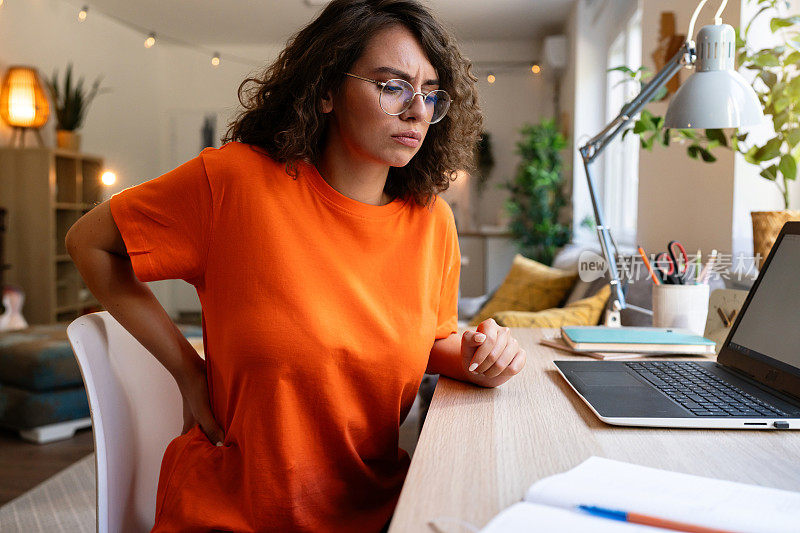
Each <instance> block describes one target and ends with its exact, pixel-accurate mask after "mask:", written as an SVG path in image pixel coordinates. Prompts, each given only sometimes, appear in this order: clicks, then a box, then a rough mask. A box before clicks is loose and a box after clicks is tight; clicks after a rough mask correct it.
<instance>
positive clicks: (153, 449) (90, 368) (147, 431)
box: [67, 311, 183, 533]
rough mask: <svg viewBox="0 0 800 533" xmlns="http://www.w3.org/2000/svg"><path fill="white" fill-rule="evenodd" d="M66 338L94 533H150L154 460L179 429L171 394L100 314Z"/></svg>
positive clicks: (145, 357) (162, 374) (162, 377)
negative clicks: (91, 464)
mask: <svg viewBox="0 0 800 533" xmlns="http://www.w3.org/2000/svg"><path fill="white" fill-rule="evenodd" d="M67 336H68V337H69V341H70V344H72V349H73V351H74V352H75V356H76V357H77V359H78V364H79V366H80V369H81V374H82V375H83V381H84V384H85V387H86V392H87V396H88V398H89V407H90V409H91V415H92V425H93V431H94V444H95V455H96V465H97V530H98V531H99V532H101V533H105V532H115V533H116V532H122V533H127V532H135V533H138V532H147V531H150V530H151V529H152V527H153V523H154V520H155V508H156V488H157V486H158V476H159V471H160V469H161V459H162V457H163V455H164V451H165V450H166V448H167V445H168V444H169V442H170V441H171V440H172V439H173V438H175V437H177V436H178V435H180V432H181V428H182V427H183V402H182V398H181V394H180V391H179V390H178V386H177V384H176V383H175V380H174V379H173V377H172V375H170V373H169V372H168V371H167V370H166V369H165V368H164V366H163V365H162V364H161V363H160V362H159V361H158V360H157V359H156V358H155V357H154V356H153V355H152V354H151V353H150V352H148V351H147V350H146V349H145V348H144V346H142V345H141V343H139V341H137V340H136V339H135V338H134V337H133V336H132V335H131V334H130V333H128V331H127V330H125V328H123V327H122V326H121V325H120V324H119V322H117V321H116V320H115V319H114V317H112V316H111V315H110V314H109V313H108V312H107V311H103V312H99V313H91V314H88V315H83V316H81V317H79V318H77V319H75V320H74V321H73V322H72V323H71V324H70V325H69V326H68V327H67Z"/></svg>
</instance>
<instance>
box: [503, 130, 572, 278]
mask: <svg viewBox="0 0 800 533" xmlns="http://www.w3.org/2000/svg"><path fill="white" fill-rule="evenodd" d="M520 131H521V133H522V140H521V141H520V142H518V143H517V153H518V154H520V155H521V156H522V160H521V161H520V163H519V166H518V167H517V175H516V176H515V178H514V179H513V180H512V181H509V182H506V183H505V184H502V185H500V188H506V189H508V190H509V191H510V192H511V197H510V198H509V199H508V200H507V201H506V203H505V208H506V211H507V212H508V213H509V214H510V216H511V221H510V223H509V226H508V228H509V231H510V232H511V233H512V235H513V236H514V239H515V240H516V241H517V248H518V249H519V252H520V253H521V254H522V255H524V256H525V257H529V258H531V259H534V260H536V261H539V262H540V263H543V264H545V265H550V264H552V262H553V259H554V258H555V254H556V252H557V251H558V249H559V248H561V247H562V246H564V245H565V244H566V243H567V242H569V239H570V235H571V229H570V227H569V226H567V225H564V224H561V223H560V222H559V213H560V211H561V208H562V207H564V206H565V205H566V197H565V194H564V191H563V176H562V158H561V151H562V150H563V149H564V147H565V146H566V144H567V143H566V140H565V139H564V136H563V135H561V133H560V132H559V131H558V127H557V126H556V123H555V121H554V120H546V121H544V122H542V123H541V124H538V125H535V126H532V125H529V124H526V125H525V126H523V127H522V129H521V130H520Z"/></svg>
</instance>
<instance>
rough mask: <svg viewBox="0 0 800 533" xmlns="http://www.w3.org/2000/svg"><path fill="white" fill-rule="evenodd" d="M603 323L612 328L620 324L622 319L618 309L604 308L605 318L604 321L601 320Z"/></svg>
mask: <svg viewBox="0 0 800 533" xmlns="http://www.w3.org/2000/svg"><path fill="white" fill-rule="evenodd" d="M603 325H605V326H608V327H612V328H618V327H620V326H622V321H621V318H620V314H619V311H615V310H613V309H608V310H606V318H605V321H604V322H603Z"/></svg>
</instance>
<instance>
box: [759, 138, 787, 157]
mask: <svg viewBox="0 0 800 533" xmlns="http://www.w3.org/2000/svg"><path fill="white" fill-rule="evenodd" d="M782 143H783V139H781V138H780V137H773V138H772V139H770V140H769V141H767V144H765V145H764V146H762V147H761V148H759V149H758V150H757V151H756V153H755V155H753V159H755V160H756V161H769V160H770V159H775V158H776V157H778V156H779V155H781V144H782Z"/></svg>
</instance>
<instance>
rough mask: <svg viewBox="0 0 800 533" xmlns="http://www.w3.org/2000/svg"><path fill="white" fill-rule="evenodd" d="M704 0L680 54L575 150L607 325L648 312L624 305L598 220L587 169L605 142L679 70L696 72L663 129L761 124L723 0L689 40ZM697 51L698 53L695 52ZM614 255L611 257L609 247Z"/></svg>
mask: <svg viewBox="0 0 800 533" xmlns="http://www.w3.org/2000/svg"><path fill="white" fill-rule="evenodd" d="M706 1H707V0H701V2H700V3H699V4H698V6H697V8H696V9H695V11H694V14H693V15H692V18H691V22H690V23H689V32H688V33H687V40H686V42H685V43H684V44H683V46H682V47H681V49H680V50H678V52H677V53H676V54H675V55H674V56H673V57H672V58H671V59H670V60H669V61H668V62H667V64H666V65H665V66H664V68H662V69H661V70H660V71H659V72H658V73H657V74H656V75H655V76H654V77H653V79H652V80H650V82H648V83H647V84H646V85H645V86H644V87H643V88H642V90H641V91H640V92H639V95H638V96H636V98H634V99H633V100H632V101H631V102H629V103H628V104H626V105H625V106H623V108H622V110H621V111H620V113H619V115H617V117H616V118H615V119H614V120H612V121H611V122H610V123H609V124H608V125H607V126H606V127H605V128H604V129H603V130H602V131H601V132H600V133H598V134H597V135H596V136H595V137H593V138H592V139H590V140H589V141H588V142H587V143H586V144H585V145H583V146H581V147H580V148H579V150H578V151H579V152H580V154H581V157H582V159H583V167H584V169H585V171H586V181H587V182H588V184H589V195H590V196H591V198H592V208H593V210H594V218H595V222H596V225H597V237H598V239H599V241H600V248H601V250H602V253H603V259H605V261H606V264H607V265H608V269H609V275H610V277H611V280H610V282H609V283H610V285H611V289H612V294H611V297H612V298H613V299H612V305H611V309H609V310H608V311H607V313H606V318H605V324H606V325H607V326H619V325H620V318H619V312H620V311H621V310H622V309H625V308H631V309H634V310H637V311H642V312H646V313H649V311H648V310H647V309H642V308H640V307H637V306H634V305H631V304H628V303H627V302H626V301H625V291H624V290H623V289H622V286H621V284H620V280H619V276H618V274H617V265H616V261H615V257H616V256H618V255H619V252H618V249H617V243H616V241H615V240H614V237H613V236H612V235H611V230H610V229H609V227H608V226H606V225H605V223H604V221H603V211H602V209H601V207H600V205H599V204H598V202H597V194H596V193H595V189H594V182H593V179H592V170H591V165H592V163H593V162H594V160H595V159H597V157H598V156H599V155H600V154H601V153H602V152H603V150H604V149H605V148H606V146H608V144H609V143H610V142H611V141H612V140H613V139H614V137H616V136H617V135H618V134H619V133H620V132H621V131H622V130H623V129H624V128H625V126H626V125H627V124H628V123H629V122H630V121H631V120H633V118H634V117H635V116H636V114H637V113H639V111H641V110H642V108H643V107H644V106H645V105H646V104H647V103H648V102H649V101H650V100H652V99H653V97H654V96H655V94H656V93H657V92H658V90H659V89H660V88H661V87H663V86H664V85H666V83H667V82H668V81H669V80H670V79H671V78H672V77H673V76H674V75H675V74H677V73H678V71H680V70H681V69H682V68H694V69H695V72H694V73H693V74H692V75H691V76H690V77H689V78H688V79H687V80H686V82H685V83H684V84H682V85H681V87H680V88H679V89H678V91H677V93H676V94H675V96H673V98H672V101H671V102H670V104H669V107H668V108H667V114H666V117H665V118H664V125H665V127H667V128H682V129H687V128H708V129H713V128H735V127H739V126H750V125H755V124H758V123H760V122H762V121H763V120H764V115H763V113H762V111H761V105H760V103H759V101H758V97H757V96H756V93H755V91H754V90H753V88H752V87H750V85H749V84H748V83H747V81H746V80H745V79H744V78H743V77H742V76H741V75H740V74H739V73H738V72H736V71H735V70H734V58H735V53H736V34H735V32H734V30H733V27H731V26H730V25H728V24H723V23H722V18H721V16H722V11H723V10H724V9H725V5H726V4H727V3H728V0H723V2H722V4H721V5H720V7H719V9H718V10H717V12H716V14H715V15H714V24H713V25H708V26H704V27H703V28H702V29H701V30H700V31H699V32H698V35H697V42H698V43H699V48H698V47H696V46H695V42H694V41H692V40H691V38H692V35H693V34H694V25H695V22H696V21H697V15H698V14H699V13H700V9H701V8H702V7H703V5H704V4H705V3H706ZM698 51H699V53H698ZM612 244H613V247H614V254H611V251H610V249H611V245H612Z"/></svg>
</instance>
